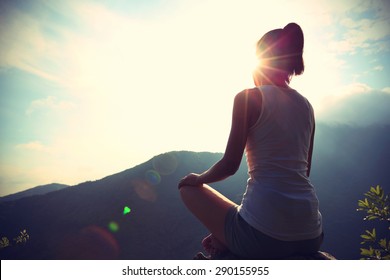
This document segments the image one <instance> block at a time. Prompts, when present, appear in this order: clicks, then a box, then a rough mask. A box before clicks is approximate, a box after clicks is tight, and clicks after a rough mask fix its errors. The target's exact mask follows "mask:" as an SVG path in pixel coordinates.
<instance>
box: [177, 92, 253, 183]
mask: <svg viewBox="0 0 390 280" xmlns="http://www.w3.org/2000/svg"><path fill="white" fill-rule="evenodd" d="M248 100H249V91H247V90H245V91H242V92H240V93H238V94H237V95H236V97H235V98H234V105H233V117H232V126H231V130H230V135H229V139H228V143H227V146H226V150H225V154H224V156H223V157H222V159H221V160H219V161H218V162H217V163H216V164H214V165H213V166H212V167H211V168H210V169H208V170H207V171H205V172H203V173H202V174H200V175H199V174H195V173H191V174H189V175H187V176H186V177H184V178H183V179H182V180H181V181H180V183H179V188H180V187H181V186H183V185H192V186H197V185H202V184H207V183H213V182H217V181H221V180H223V179H225V178H227V177H229V176H231V175H233V174H235V173H236V172H237V170H238V168H239V167H240V163H241V160H242V155H243V153H244V149H245V145H246V140H247V136H248V129H249V127H250V124H251V120H252V119H254V118H253V110H251V109H250V106H249V102H248Z"/></svg>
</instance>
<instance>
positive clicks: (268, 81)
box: [253, 71, 289, 88]
mask: <svg viewBox="0 0 390 280" xmlns="http://www.w3.org/2000/svg"><path fill="white" fill-rule="evenodd" d="M253 80H254V82H255V85H256V86H265V85H273V86H278V87H285V88H288V87H289V79H288V74H287V73H285V72H276V71H267V72H264V71H263V72H262V73H261V75H255V74H254V75H253Z"/></svg>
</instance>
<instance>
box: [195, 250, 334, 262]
mask: <svg viewBox="0 0 390 280" xmlns="http://www.w3.org/2000/svg"><path fill="white" fill-rule="evenodd" d="M193 259H194V260H239V259H240V257H238V256H236V255H234V254H232V253H230V252H227V253H222V254H218V255H214V256H205V255H204V254H203V253H202V252H198V253H197V254H196V255H195V256H194V258H193ZM285 260H336V258H335V257H334V256H333V255H331V254H329V253H327V252H321V251H318V252H317V253H315V254H312V255H296V256H291V257H288V258H285Z"/></svg>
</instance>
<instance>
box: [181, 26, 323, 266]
mask: <svg viewBox="0 0 390 280" xmlns="http://www.w3.org/2000/svg"><path fill="white" fill-rule="evenodd" d="M303 44H304V39H303V32H302V29H301V28H300V26H299V25H297V24H295V23H290V24H288V25H287V26H285V27H284V28H283V29H275V30H272V31H269V32H268V33H266V34H265V35H264V36H263V37H262V38H261V39H260V40H259V41H258V43H257V50H256V54H257V57H258V59H259V66H258V67H257V69H256V71H255V72H254V74H253V78H254V82H255V85H256V87H255V88H253V89H247V90H244V91H242V92H240V93H238V94H237V95H236V97H235V99H234V106H233V119H232V126H231V132H230V136H229V139H228V143H227V147H226V151H225V154H224V156H223V158H222V159H221V160H220V161H218V162H217V163H216V164H215V165H214V166H212V167H211V168H210V169H209V170H207V171H205V172H204V173H202V174H195V173H191V174H189V175H187V176H186V177H184V178H183V179H182V180H181V181H180V183H179V189H180V194H181V197H182V200H183V201H184V203H185V205H186V206H187V208H188V209H189V210H190V211H191V212H192V213H193V214H194V215H195V216H196V217H197V218H198V219H199V220H200V221H201V222H202V223H203V224H204V225H205V226H206V227H207V228H208V230H209V231H210V232H211V234H210V235H209V236H207V237H206V238H205V239H204V240H203V241H202V243H203V246H204V248H205V250H206V251H207V252H208V253H210V255H211V256H213V255H215V254H218V253H222V252H224V251H227V250H229V251H231V252H232V253H234V254H235V255H237V256H239V257H240V258H245V259H281V258H287V257H290V256H292V255H296V254H299V255H305V254H312V253H315V252H317V251H318V250H319V248H320V245H321V243H322V222H321V214H320V212H319V208H318V199H317V196H316V193H315V190H314V188H313V185H312V184H311V183H310V181H309V175H310V167H311V158H312V152H313V139H314V126H315V125H314V113H313V109H312V106H311V105H310V103H309V101H308V100H307V99H306V98H305V97H303V96H302V95H300V94H299V93H298V92H297V91H295V90H294V89H292V88H290V87H289V82H290V79H291V78H292V76H293V75H300V74H302V73H303V70H304V64H303V58H302V54H303ZM244 150H245V151H246V156H247V164H248V173H249V179H248V182H247V188H246V192H245V194H244V196H243V199H242V202H241V204H240V205H237V204H235V203H234V202H232V201H230V200H229V199H227V198H226V197H224V196H223V195H222V194H220V193H219V192H217V191H215V190H214V189H212V188H211V187H210V186H208V185H207V184H208V183H212V182H216V181H221V180H223V179H225V178H227V177H229V176H231V175H233V174H234V173H235V172H236V171H237V170H238V168H239V165H240V162H241V159H242V155H243V152H244Z"/></svg>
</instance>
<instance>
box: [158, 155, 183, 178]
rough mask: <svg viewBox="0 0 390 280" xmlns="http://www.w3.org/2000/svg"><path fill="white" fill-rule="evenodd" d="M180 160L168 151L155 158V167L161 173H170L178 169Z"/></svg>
mask: <svg viewBox="0 0 390 280" xmlns="http://www.w3.org/2000/svg"><path fill="white" fill-rule="evenodd" d="M177 165H178V160H177V158H176V156H175V155H174V154H172V153H166V154H163V155H160V156H157V157H155V158H154V159H153V168H154V169H155V170H156V171H157V172H158V173H159V174H161V175H169V174H172V173H174V172H175V171H176V169H177Z"/></svg>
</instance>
